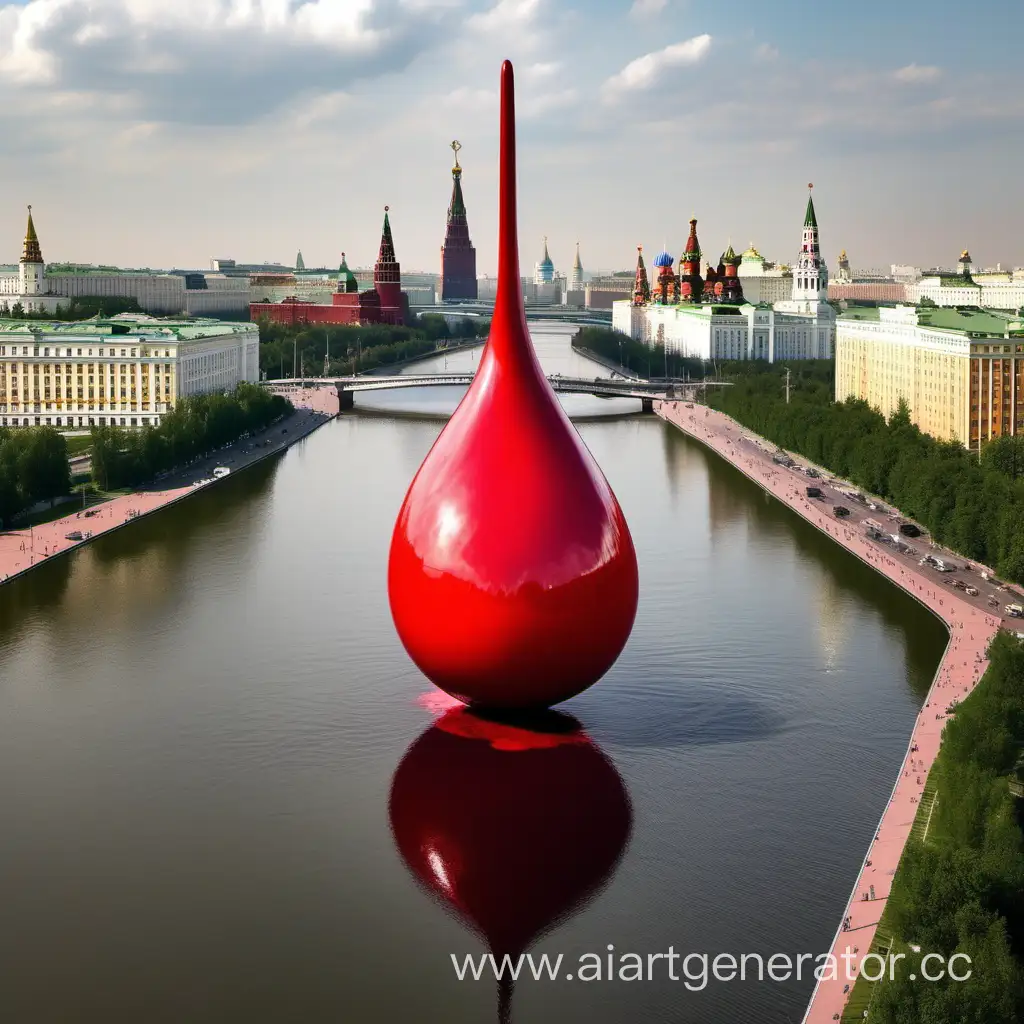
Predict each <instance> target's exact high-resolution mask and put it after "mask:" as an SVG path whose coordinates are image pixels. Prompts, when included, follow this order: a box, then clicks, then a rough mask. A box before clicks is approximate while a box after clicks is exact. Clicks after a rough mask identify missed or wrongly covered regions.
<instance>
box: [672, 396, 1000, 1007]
mask: <svg viewBox="0 0 1024 1024" xmlns="http://www.w3.org/2000/svg"><path fill="white" fill-rule="evenodd" d="M654 411H655V413H657V415H659V416H661V418H662V419H664V420H666V421H667V422H668V423H671V424H673V425H674V426H676V427H678V428H679V429H680V430H682V431H683V432H684V433H685V434H688V435H689V436H690V437H692V438H694V439H696V440H697V441H700V442H701V443H702V444H704V445H706V446H707V447H708V448H710V449H711V450H712V451H714V452H715V453H716V454H718V455H720V456H721V457H722V458H723V459H725V460H726V461H727V462H730V463H731V464H732V465H733V466H735V467H736V468H737V469H738V470H739V471H740V472H741V473H743V474H744V475H745V476H747V477H749V478H750V479H751V480H753V481H754V482H755V483H757V484H758V485H760V486H761V487H763V488H764V489H765V491H767V492H768V493H769V494H771V495H772V496H773V497H775V498H777V499H778V500H779V501H781V502H782V503H783V504H785V505H788V506H789V507H790V508H791V509H793V511H794V512H796V513H797V514H798V515H799V516H801V517H803V518H804V519H805V520H806V521H807V522H809V523H811V525H813V526H815V527H817V528H818V529H819V530H821V531H822V532H824V533H827V534H828V535H829V536H830V537H831V538H832V539H833V540H834V541H835V542H836V543H837V544H840V545H841V546H842V547H844V548H846V550H847V551H849V552H850V553H851V554H852V555H854V556H856V557H857V558H859V559H860V560H861V561H863V562H866V563H867V564H868V565H870V566H871V567H872V568H873V569H875V570H876V571H877V572H879V573H881V574H882V575H883V576H885V577H886V578H887V579H889V580H890V581H891V582H893V583H895V584H896V586H898V587H901V588H902V589H903V590H905V591H906V592H907V593H908V594H910V595H911V596H912V597H913V598H914V599H915V600H917V601H919V602H920V603H921V604H923V605H924V606H925V607H926V608H928V609H929V611H931V612H932V613H934V614H935V615H936V616H938V618H940V619H941V620H942V621H943V622H944V623H945V625H946V628H947V629H948V630H949V641H948V643H947V645H946V650H945V653H944V654H943V656H942V660H941V661H940V663H939V667H938V671H937V672H936V674H935V678H934V679H933V681H932V685H931V687H930V688H929V690H928V694H927V696H926V697H925V703H924V707H923V708H922V709H921V712H920V714H919V715H918V716H917V719H916V721H915V722H914V728H913V731H912V733H911V736H910V739H909V741H908V743H907V751H906V754H905V755H904V758H903V762H902V764H901V765H900V768H899V771H898V773H897V775H896V783H895V785H894V786H893V789H892V792H891V793H890V794H889V799H888V801H887V803H886V805H885V810H884V811H883V812H882V816H881V819H880V820H879V823H878V826H877V828H876V829H875V832H874V836H873V838H872V839H871V840H870V842H869V845H868V850H867V853H866V854H865V855H864V859H863V861H862V863H861V867H860V871H859V872H858V874H857V879H856V882H855V883H854V886H853V891H852V892H851V894H850V898H849V900H848V901H847V903H846V905H845V907H844V909H843V911H842V914H841V916H840V924H839V927H838V929H837V930H836V933H835V937H834V938H833V940H832V945H831V947H830V950H829V952H830V953H831V954H832V956H833V957H834V958H835V960H834V963H835V964H836V972H835V975H836V976H835V977H834V978H831V977H828V976H826V977H823V978H822V980H820V981H819V982H817V984H816V986H815V989H814V992H813V994H812V996H811V1000H810V1003H809V1005H808V1008H807V1012H806V1014H805V1016H804V1018H803V1024H832V1022H833V1021H835V1020H838V1019H839V1016H840V1015H841V1014H842V1012H843V1007H844V1006H845V1005H846V1001H847V999H848V997H849V992H850V991H851V990H852V988H853V978H851V977H847V971H846V964H847V963H850V964H851V972H850V973H851V974H852V975H853V976H854V977H856V976H857V975H858V974H859V971H860V963H861V959H862V958H863V957H864V956H865V955H866V954H867V953H868V951H869V949H870V947H871V943H872V941H873V939H874V936H875V930H876V928H877V926H878V921H879V918H880V917H881V915H882V911H883V910H884V909H885V902H886V900H887V899H888V897H889V891H890V889H891V886H892V880H893V875H894V874H895V873H896V868H897V865H898V864H899V861H900V857H901V856H902V854H903V849H904V847H905V846H906V843H907V839H908V838H909V836H910V829H911V826H912V825H913V823H914V818H915V815H916V814H917V809H918V804H919V801H920V799H921V795H922V793H923V791H924V787H925V783H926V782H927V779H928V772H929V771H930V770H931V767H932V765H933V764H934V762H935V758H936V756H937V754H938V752H939V743H940V741H941V737H942V730H943V728H944V726H945V723H946V720H947V718H948V717H949V714H950V712H951V710H952V707H953V705H955V704H956V702H957V701H959V700H962V699H963V698H964V697H966V696H967V694H969V693H970V692H971V690H972V689H973V688H974V687H975V685H976V684H977V682H978V680H979V679H980V678H981V676H982V674H983V673H984V671H985V669H986V668H987V667H988V661H987V658H986V651H987V649H988V644H989V641H990V640H991V639H992V637H993V635H994V634H995V633H996V632H997V631H998V630H999V628H1000V627H1005V628H1008V629H1012V628H1013V627H1014V620H1012V619H1004V618H1003V617H1002V616H1001V615H1000V614H993V613H992V612H990V611H988V609H987V608H986V607H985V606H984V604H983V601H984V600H985V593H979V596H978V597H977V598H976V599H975V600H973V601H971V600H967V599H964V598H961V597H960V596H959V594H958V593H956V592H949V591H946V590H943V588H942V585H941V584H939V583H938V582H937V581H936V579H935V578H934V577H933V576H930V575H925V572H924V571H923V570H922V569H921V568H920V567H919V566H918V564H917V560H916V557H915V556H914V555H912V554H909V553H900V552H897V551H896V550H895V549H894V548H892V547H890V546H887V545H885V544H880V543H878V542H875V541H872V540H869V539H868V537H866V536H863V535H862V534H861V533H859V532H858V531H857V530H856V529H855V528H854V524H853V523H852V522H851V523H849V524H847V523H845V522H843V521H842V520H837V519H836V518H834V516H833V515H831V514H829V512H828V511H827V509H828V506H827V505H826V506H823V505H822V503H821V502H820V501H815V500H813V499H810V498H808V497H807V496H806V484H807V477H806V476H805V475H804V474H803V473H801V472H800V471H798V470H795V469H789V468H787V467H785V466H781V465H777V464H776V463H774V462H773V461H772V457H771V454H770V450H771V449H772V448H773V447H774V446H772V445H770V444H769V443H768V442H766V441H764V440H763V439H761V438H756V437H755V436H754V435H752V434H751V433H750V431H748V430H744V428H743V427H742V426H741V425H740V424H738V423H737V422H736V421H735V420H732V419H730V418H729V417H728V416H725V415H724V414H723V413H720V412H716V411H715V410H713V409H706V408H705V407H703V406H700V405H690V406H687V405H686V404H685V403H683V402H655V403H654ZM937 553H938V554H939V556H940V557H946V556H947V555H948V557H949V558H950V559H956V560H957V562H958V563H959V564H963V559H962V558H957V556H956V555H955V554H953V553H952V552H948V553H947V552H942V551H938V552H937ZM977 589H978V590H979V591H981V589H982V588H981V587H978V588H977ZM986 592H987V589H986ZM844 955H846V956H847V960H844V959H842V958H843V956H844Z"/></svg>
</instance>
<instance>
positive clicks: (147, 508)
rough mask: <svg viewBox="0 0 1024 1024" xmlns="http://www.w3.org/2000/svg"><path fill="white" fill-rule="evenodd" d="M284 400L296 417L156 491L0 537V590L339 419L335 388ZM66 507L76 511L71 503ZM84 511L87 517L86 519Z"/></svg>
mask: <svg viewBox="0 0 1024 1024" xmlns="http://www.w3.org/2000/svg"><path fill="white" fill-rule="evenodd" d="M288 397H289V398H290V399H291V401H292V404H293V405H294V406H295V408H296V413H295V415H293V416H289V417H288V418H287V419H286V420H283V421H282V422H280V423H277V424H275V425H274V426H272V427H269V428H267V430H264V431H263V432H262V433H260V434H258V435H256V436H255V437H253V438H248V439H246V440H244V441H238V442H235V443H234V444H233V445H230V446H229V447H228V448H226V449H224V450H223V451H220V452H216V453H215V454H214V455H212V456H210V457H208V458H206V459H202V460H200V461H199V462H197V463H194V464H193V465H191V466H188V467H186V468H185V469H184V470H181V471H179V472H176V473H174V474H172V475H171V476H170V477H168V478H166V479H165V480H163V481H161V486H160V487H159V488H157V487H155V486H153V487H145V488H142V489H140V490H138V491H136V492H134V493H133V494H126V495H120V496H118V497H116V498H112V499H111V500H110V501H105V502H102V503H100V504H97V505H92V506H90V507H89V508H88V509H86V510H84V511H83V510H82V509H78V508H76V511H74V512H70V513H69V514H68V515H66V516H63V517H62V518H60V519H54V520H52V521H51V522H49V523H43V524H40V525H39V526H33V527H21V528H18V529H14V530H7V531H3V532H0V586H2V585H3V584H4V583H7V582H10V581H11V580H14V579H17V578H18V577H19V576H23V575H24V574H25V573H27V572H29V571H31V570H32V569H33V568H35V567H36V566H37V565H40V564H42V563H43V562H46V561H49V560H50V559H51V558H53V557H54V556H56V555H63V554H67V553H68V552H70V551H73V550H74V549H76V548H80V547H82V546H83V545H85V544H88V543H89V542H90V541H92V540H95V539H96V538H97V537H102V536H103V535H104V534H107V533H111V532H113V531H114V530H119V529H121V528H122V527H124V526H127V525H128V524H129V523H131V522H134V521H135V520H136V519H141V518H143V517H144V516H148V515H152V514H153V513H154V512H158V511H159V510H160V509H163V508H166V507H167V506H168V505H173V504H175V503H176V502H179V501H183V500H184V499H185V498H188V497H190V496H191V495H193V494H198V493H199V492H200V491H205V490H207V489H208V488H209V487H213V486H216V485H217V484H219V483H221V482H222V481H221V480H213V479H210V476H209V474H210V473H211V472H212V470H213V468H214V467H215V466H219V465H222V464H224V463H231V465H229V467H228V468H230V469H231V471H232V474H234V473H238V472H240V471H241V470H243V469H248V468H249V467H250V466H254V465H256V464H257V463H259V462H263V461H264V460H265V459H268V458H270V457H272V456H274V455H277V454H279V453H281V452H283V451H285V450H286V449H287V448H289V447H290V446H291V445H293V444H295V442H296V441H301V440H302V439H303V438H304V437H307V436H308V435H309V434H311V433H312V432H313V431H314V430H316V429H317V428H318V427H322V426H323V425H324V424H325V423H327V422H328V421H329V420H330V419H331V418H333V417H334V416H336V415H337V414H338V395H337V392H335V391H334V390H333V389H329V390H318V389H315V388H314V389H310V390H309V391H299V392H292V393H290V394H289V396H288ZM257 445H258V447H257ZM243 448H244V449H246V451H245V452H243V451H242V449H243ZM223 479H225V480H227V479H230V477H224V478H223ZM197 480H207V481H208V482H207V483H204V484H203V485H202V486H200V487H195V486H193V482H194V481H197ZM69 507H74V506H71V505H70V503H69ZM85 512H89V513H91V514H90V515H89V516H86V514H85ZM75 532H78V533H81V534H82V540H69V539H68V538H67V534H69V533H75Z"/></svg>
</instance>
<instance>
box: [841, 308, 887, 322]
mask: <svg viewBox="0 0 1024 1024" xmlns="http://www.w3.org/2000/svg"><path fill="white" fill-rule="evenodd" d="M878 309H879V307H878V306H850V307H849V309H844V310H843V311H842V313H840V314H839V318H840V319H841V320H874V321H877V320H878Z"/></svg>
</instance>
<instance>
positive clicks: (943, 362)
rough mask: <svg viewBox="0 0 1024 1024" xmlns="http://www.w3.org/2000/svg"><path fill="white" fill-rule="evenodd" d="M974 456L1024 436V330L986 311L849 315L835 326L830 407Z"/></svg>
mask: <svg viewBox="0 0 1024 1024" xmlns="http://www.w3.org/2000/svg"><path fill="white" fill-rule="evenodd" d="M846 398H860V399H863V400H864V401H866V402H867V403H868V404H869V405H871V406H872V407H873V408H875V409H878V410H879V411H880V412H881V413H882V414H883V415H885V416H886V417H888V416H889V415H891V414H892V413H893V412H894V411H895V410H896V409H897V407H898V406H899V403H900V399H905V400H906V402H907V404H908V406H909V408H910V416H911V420H912V421H913V422H914V423H915V424H916V425H917V426H918V427H919V428H920V429H921V430H922V431H923V432H925V433H927V434H931V435H932V436H934V437H938V438H942V439H943V440H956V441H960V442H961V443H962V444H964V445H966V446H968V447H970V448H973V449H977V448H979V447H980V445H982V444H984V443H985V442H986V441H989V440H992V439H993V438H995V437H1001V436H1003V435H1005V434H1024V324H1022V322H1021V320H1020V319H1019V318H1017V317H1011V316H1009V315H1004V314H1000V313H994V312H990V311H987V310H968V311H963V310H957V309H939V308H931V307H928V308H924V307H921V308H917V307H913V306H897V307H896V308H895V309H890V308H884V307H883V308H879V309H867V308H865V309H851V310H849V311H848V312H846V313H843V314H840V316H839V317H838V319H837V321H836V399H837V400H840V401H841V400H844V399H846Z"/></svg>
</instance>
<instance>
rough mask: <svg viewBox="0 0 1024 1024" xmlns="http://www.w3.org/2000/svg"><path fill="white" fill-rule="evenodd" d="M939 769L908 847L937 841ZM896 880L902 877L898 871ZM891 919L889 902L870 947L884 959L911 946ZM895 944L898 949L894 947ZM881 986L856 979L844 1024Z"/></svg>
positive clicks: (928, 784)
mask: <svg viewBox="0 0 1024 1024" xmlns="http://www.w3.org/2000/svg"><path fill="white" fill-rule="evenodd" d="M940 770H941V764H940V759H936V761H935V764H933V765H932V770H931V771H930V772H929V773H928V778H927V779H926V780H925V785H924V790H923V791H922V793H921V801H920V803H919V804H918V805H917V813H916V814H915V815H914V824H913V825H912V826H911V827H910V838H909V839H908V840H907V843H908V845H909V844H910V843H913V842H919V843H920V842H925V841H926V840H927V836H928V835H932V836H933V838H934V833H933V832H932V828H931V826H932V819H933V817H934V813H935V805H936V802H937V799H938V777H939V772H940ZM896 877H897V878H898V877H899V874H898V871H897V876H896ZM895 884H896V878H894V879H893V885H894V886H895ZM889 917H890V915H889V901H888V900H886V901H885V910H883V911H882V916H881V917H880V918H879V920H878V927H877V928H876V929H875V937H874V939H873V940H872V942H871V948H870V949H869V950H868V952H869V953H877V954H878V955H879V956H881V957H886V956H888V955H889V954H890V953H899V952H903V953H908V952H910V947H909V946H908V945H906V944H905V943H903V944H896V943H895V940H894V938H893V934H892V922H891V921H890V920H889ZM894 945H895V946H896V948H894ZM879 984H880V982H877V981H868V979H867V978H861V977H858V978H857V980H856V981H855V982H854V984H853V990H852V991H851V992H850V998H849V1000H848V1001H847V1003H846V1006H845V1008H844V1009H843V1015H842V1017H841V1018H840V1021H841V1024H852V1022H853V1021H863V1020H864V1011H865V1010H870V1008H871V1000H872V998H873V997H874V995H875V990H876V988H877V987H878V985H879Z"/></svg>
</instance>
